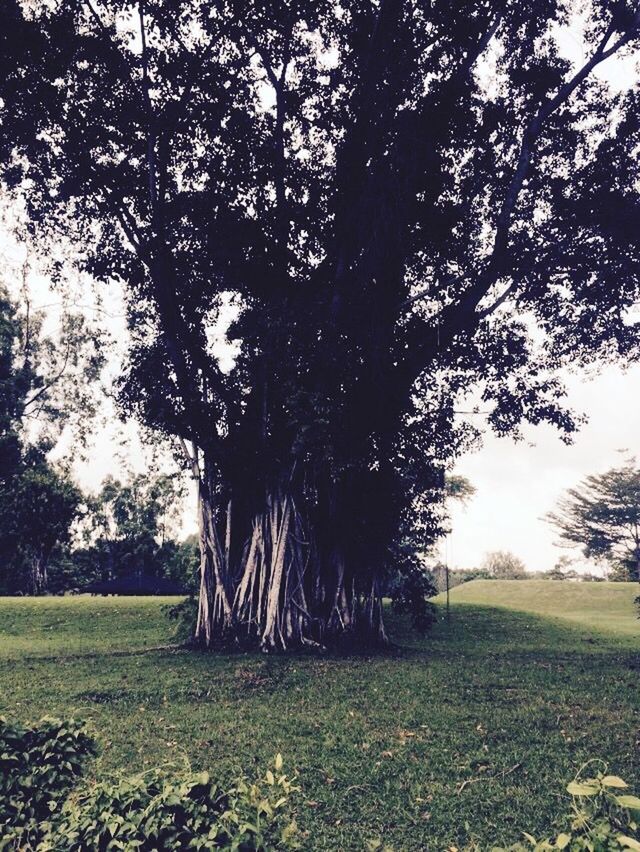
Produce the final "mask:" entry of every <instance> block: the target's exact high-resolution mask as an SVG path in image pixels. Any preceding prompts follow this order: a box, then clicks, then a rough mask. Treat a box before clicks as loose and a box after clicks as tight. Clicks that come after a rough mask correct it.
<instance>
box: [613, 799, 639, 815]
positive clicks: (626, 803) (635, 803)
mask: <svg viewBox="0 0 640 852" xmlns="http://www.w3.org/2000/svg"><path fill="white" fill-rule="evenodd" d="M616 802H617V803H618V804H619V805H620V806H621V807H623V808H632V809H633V810H634V811H635V810H640V799H639V798H638V797H637V796H616Z"/></svg>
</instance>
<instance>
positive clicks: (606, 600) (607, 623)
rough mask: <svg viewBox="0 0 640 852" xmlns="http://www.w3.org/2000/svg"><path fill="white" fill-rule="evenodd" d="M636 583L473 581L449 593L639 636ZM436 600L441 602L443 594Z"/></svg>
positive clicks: (638, 588)
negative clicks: (635, 604) (635, 602)
mask: <svg viewBox="0 0 640 852" xmlns="http://www.w3.org/2000/svg"><path fill="white" fill-rule="evenodd" d="M638 595H640V585H638V583H572V582H569V581H567V580H560V581H558V580H556V581H551V580H474V581H473V582H471V583H463V584H462V585H461V586H456V587H455V589H452V590H451V592H450V596H451V600H452V601H454V602H456V603H466V604H484V605H488V606H493V607H497V606H499V607H506V608H507V609H512V610H517V611H521V612H531V613H535V614H537V615H543V616H545V617H546V618H561V619H566V620H567V621H571V622H574V623H576V624H579V625H581V626H584V627H589V628H592V629H593V630H598V631H603V630H604V631H606V632H608V633H610V632H613V633H619V634H626V635H628V636H640V621H638V610H637V609H636V607H635V606H634V598H635V597H637V596H638ZM437 600H438V601H439V602H440V603H444V600H445V596H444V595H439V596H438V598H437Z"/></svg>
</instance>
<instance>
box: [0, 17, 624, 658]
mask: <svg viewBox="0 0 640 852" xmlns="http://www.w3.org/2000/svg"><path fill="white" fill-rule="evenodd" d="M5 6H6V8H5V13H4V26H3V31H2V33H1V34H0V44H1V49H0V57H1V58H0V98H1V100H2V111H1V112H0V117H1V124H0V161H1V162H2V174H3V179H4V181H5V182H6V183H7V185H8V186H10V187H11V188H12V189H13V190H14V191H16V192H19V193H20V194H21V195H22V196H23V197H24V198H25V199H26V204H27V209H28V211H29V215H30V221H31V225H32V229H33V231H34V233H35V234H36V235H38V238H39V239H42V240H46V239H52V238H55V234H56V233H58V232H59V231H60V230H64V231H65V232H66V233H70V234H72V235H75V238H76V240H77V241H79V242H80V243H81V244H82V246H83V252H82V257H81V259H80V263H81V264H82V265H83V267H84V268H85V269H86V270H87V271H88V272H90V273H91V274H93V275H94V276H96V277H97V278H99V279H102V280H105V281H108V280H110V279H113V278H118V279H120V280H122V281H123V282H124V283H125V285H126V290H127V294H128V311H129V328H130V333H131V346H130V352H129V357H128V363H127V369H126V373H125V375H124V376H123V378H122V381H121V384H120V401H121V403H122V405H123V408H124V410H125V411H127V412H130V413H135V414H136V415H137V416H138V417H139V418H140V419H141V420H142V421H143V422H144V423H145V424H147V425H148V426H150V427H152V428H154V429H156V430H159V431H160V432H162V433H163V434H166V435H169V436H171V437H172V438H173V439H174V440H175V442H176V445H177V448H178V450H179V452H180V453H181V456H182V460H183V463H184V464H185V466H187V467H188V468H189V469H190V470H191V471H192V474H193V476H194V478H195V480H196V481H197V483H198V489H199V516H200V527H201V532H200V541H201V552H202V572H201V577H202V584H201V594H200V610H199V617H198V625H197V635H198V637H199V638H200V639H201V641H202V642H204V643H205V644H207V645H210V644H213V643H214V642H216V641H218V640H220V639H221V638H224V637H228V636H233V637H234V638H236V639H238V638H240V637H246V638H248V639H249V640H251V641H259V642H260V643H261V645H262V646H263V647H264V648H266V649H270V648H274V647H283V646H285V647H286V646H289V645H292V644H300V643H302V644H304V643H309V642H311V643H317V642H321V643H324V642H326V641H329V640H331V639H332V638H333V637H339V636H341V635H343V634H345V633H347V634H351V633H354V632H359V633H361V634H363V635H366V636H368V637H369V638H373V639H382V638H384V629H383V625H382V617H381V605H380V603H381V602H380V588H381V585H380V580H381V577H382V575H383V573H384V571H385V568H386V566H387V564H388V561H389V554H390V553H392V548H391V545H392V544H393V542H394V540H397V538H398V536H402V535H403V534H404V533H403V530H404V529H405V528H406V526H407V524H417V525H418V526H420V527H421V528H422V529H424V530H425V531H429V533H430V534H431V535H435V534H436V533H437V528H438V517H437V512H434V508H433V507H434V505H436V501H435V499H434V498H435V497H436V496H438V495H439V493H440V492H441V490H442V488H443V483H444V470H445V468H446V467H447V465H448V463H449V462H450V460H451V458H452V456H453V455H454V454H455V453H456V451H458V450H459V449H460V447H461V446H464V442H465V441H466V440H467V439H468V436H469V431H470V430H469V428H468V426H467V424H465V423H464V421H462V422H461V420H460V419H459V418H457V417H456V400H457V399H458V398H459V397H460V395H461V394H464V393H465V392H468V391H469V389H470V388H474V387H475V388H478V390H479V394H480V396H481V397H482V399H483V402H484V404H485V405H486V406H487V407H488V408H489V410H490V414H489V421H490V423H491V425H492V426H493V427H494V428H495V429H496V430H497V431H498V432H499V433H503V434H504V433H509V432H513V431H515V430H517V429H518V427H519V424H520V423H521V422H522V421H523V420H527V421H529V422H532V423H539V422H542V421H548V422H551V423H554V424H556V425H557V426H559V427H560V429H561V430H563V431H564V432H566V433H569V432H571V431H572V430H573V429H574V428H575V421H574V419H573V417H572V416H571V414H570V413H569V412H568V411H566V410H565V408H564V407H563V404H562V385H561V382H560V380H559V378H558V375H557V370H558V368H559V367H560V366H561V365H563V364H567V363H579V362H581V361H589V360H592V359H594V358H604V359H611V358H616V357H622V358H624V359H631V358H636V357H637V356H638V343H639V335H638V327H637V324H634V323H633V321H632V318H631V312H630V311H631V308H632V307H633V306H634V305H635V304H636V303H637V302H638V299H639V297H640V278H639V265H638V261H639V259H640V258H639V254H640V247H639V244H638V240H637V235H636V233H635V228H634V225H633V223H634V222H635V221H637V219H638V214H639V213H640V207H639V204H638V191H637V184H636V182H635V181H636V179H635V171H634V152H635V151H636V149H637V145H638V141H639V139H638V135H639V134H638V122H637V113H638V98H639V97H640V93H639V92H638V89H637V88H635V89H634V88H629V89H628V90H623V91H619V92H616V91H613V90H612V89H611V88H609V87H608V86H607V84H606V82H605V81H603V80H602V79H601V78H599V77H598V76H597V75H596V74H595V73H594V72H596V71H597V70H598V69H599V67H600V66H602V65H603V63H606V62H607V61H608V60H611V58H612V57H614V56H619V55H624V54H625V53H628V52H630V51H633V50H636V49H637V46H638V41H639V28H640V9H639V7H638V4H637V3H636V2H632V0H618V2H615V3H611V2H608V0H607V2H605V0H594V2H593V3H591V4H590V5H589V9H588V12H585V15H584V20H583V22H582V32H583V36H584V58H583V60H582V61H581V63H580V64H578V65H573V64H572V63H571V62H569V61H568V60H567V59H566V58H565V57H564V56H563V54H562V52H561V49H560V46H559V44H560V39H559V34H560V33H561V32H562V31H563V30H566V28H567V27H569V26H570V25H571V24H572V23H573V18H572V15H573V9H572V6H571V4H567V3H565V2H563V0H562V2H561V0H540V2H536V3H531V4H523V3H521V2H516V0H498V2H489V0H463V2H462V3H458V4H456V5H455V6H452V5H451V4H449V3H445V2H439V0H434V2H431V3H428V4H421V3H417V2H412V0H380V2H372V0H348V2H342V3H337V2H334V0H323V2H318V3H315V2H314V3H310V2H305V0H295V2H286V3H263V2H259V0H251V2H245V0H243V2H237V0H223V2H216V3H210V4H206V3H205V4H203V3H199V2H185V3H180V4H176V3H173V2H169V0H138V2H132V0H105V2H102V3H100V4H99V5H98V4H94V3H93V2H92V0H86V2H79V3H70V2H64V0H59V2H50V3H46V4H45V3H39V2H32V3H29V4H28V5H27V4H24V5H23V4H22V3H21V2H19V0H8V2H7V3H6V4H5ZM224 341H227V342H232V343H233V344H234V347H235V348H234V353H235V355H234V358H233V369H229V367H230V364H229V363H226V362H225V361H224V360H221V357H220V352H221V348H220V347H221V343H224Z"/></svg>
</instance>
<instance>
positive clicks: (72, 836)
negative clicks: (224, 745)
mask: <svg viewBox="0 0 640 852" xmlns="http://www.w3.org/2000/svg"><path fill="white" fill-rule="evenodd" d="M96 752H97V749H96V744H95V740H94V738H93V737H92V736H91V735H90V734H89V733H88V731H87V729H86V727H85V726H84V724H82V723H80V722H77V721H74V720H70V721H67V722H63V721H60V720H58V719H48V718H47V719H43V720H42V721H41V722H40V723H39V724H38V725H33V726H29V727H23V726H21V725H12V724H10V723H9V722H8V721H7V720H6V719H4V718H3V717H0V770H1V771H0V849H2V850H10V849H34V850H37V851H38V852H54V850H57V851H58V852H76V850H77V852H82V850H87V849H94V850H103V849H105V850H106V849H127V850H130V849H140V850H149V852H151V850H158V849H187V848H189V849H227V850H236V852H251V850H261V852H269V850H276V849H292V848H298V845H297V841H296V835H297V827H296V824H295V820H293V819H292V817H291V812H290V809H291V799H292V796H293V795H294V793H295V792H296V791H297V789H298V788H297V787H296V786H295V784H294V782H293V781H292V780H291V779H290V778H288V777H287V776H286V775H285V774H284V773H283V772H282V758H281V756H280V755H278V756H277V757H276V760H275V764H274V768H273V770H272V769H268V770H267V772H266V773H265V775H264V776H263V777H261V778H259V779H258V780H257V781H255V782H249V781H247V780H245V779H242V778H241V779H239V780H238V781H237V782H236V783H235V784H234V785H233V786H232V787H230V788H228V789H224V788H223V787H221V786H219V784H218V783H216V782H215V781H213V780H211V779H210V777H209V773H207V772H200V773H193V772H188V773H183V774H182V775H179V776H178V777H175V778H171V777H169V776H168V775H167V774H166V773H164V772H160V771H154V772H149V773H146V774H145V775H141V776H135V777H130V778H122V779H120V780H118V781H104V782H101V783H92V784H90V785H84V786H80V787H78V788H77V789H76V790H74V791H73V792H72V788H74V787H75V786H77V785H78V782H79V778H80V775H81V773H82V770H83V768H84V765H85V763H86V761H87V759H88V758H89V757H92V756H94V755H95V754H96Z"/></svg>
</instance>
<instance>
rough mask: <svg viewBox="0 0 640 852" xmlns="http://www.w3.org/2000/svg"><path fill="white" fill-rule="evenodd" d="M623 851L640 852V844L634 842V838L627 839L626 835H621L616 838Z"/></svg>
mask: <svg viewBox="0 0 640 852" xmlns="http://www.w3.org/2000/svg"><path fill="white" fill-rule="evenodd" d="M616 840H617V841H618V843H619V844H620V846H622V848H623V849H633V850H634V852H640V843H639V842H638V841H637V840H634V839H633V837H627V836H626V835H625V834H619V835H618V836H617V838H616Z"/></svg>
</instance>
